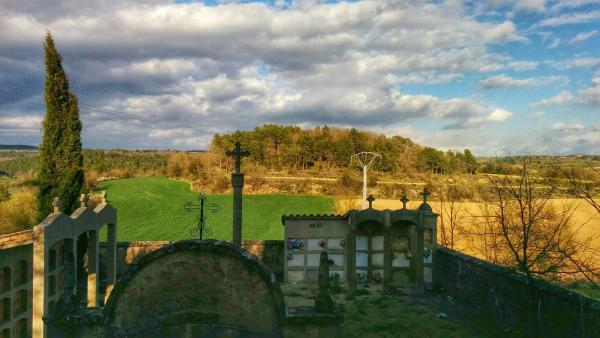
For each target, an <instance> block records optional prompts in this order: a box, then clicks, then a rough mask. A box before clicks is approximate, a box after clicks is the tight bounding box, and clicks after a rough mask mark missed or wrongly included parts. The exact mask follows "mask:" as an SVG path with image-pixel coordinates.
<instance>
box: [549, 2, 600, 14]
mask: <svg viewBox="0 0 600 338" xmlns="http://www.w3.org/2000/svg"><path fill="white" fill-rule="evenodd" d="M592 4H600V0H559V1H557V2H556V3H555V4H553V5H552V7H551V10H552V11H556V12H558V11H560V10H562V9H565V8H578V7H582V6H585V5H592Z"/></svg>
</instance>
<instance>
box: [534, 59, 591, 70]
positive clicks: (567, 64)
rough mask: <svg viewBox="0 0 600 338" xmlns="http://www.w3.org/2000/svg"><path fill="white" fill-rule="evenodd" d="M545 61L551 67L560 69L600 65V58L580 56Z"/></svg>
mask: <svg viewBox="0 0 600 338" xmlns="http://www.w3.org/2000/svg"><path fill="white" fill-rule="evenodd" d="M544 63H545V64H547V65H549V66H550V67H554V68H556V69H560V70H565V69H571V68H591V67H595V66H598V65H600V58H595V57H584V56H579V57H573V58H569V59H565V60H559V61H554V60H546V61H544Z"/></svg>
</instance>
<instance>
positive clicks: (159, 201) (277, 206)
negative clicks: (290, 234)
mask: <svg viewBox="0 0 600 338" xmlns="http://www.w3.org/2000/svg"><path fill="white" fill-rule="evenodd" d="M98 190H106V191H107V193H108V197H109V198H108V199H109V201H110V203H111V204H112V205H113V206H115V207H116V208H117V209H118V233H117V237H118V240H119V241H134V240H180V239H189V238H192V235H191V234H190V229H192V227H193V226H195V225H196V218H195V217H196V216H197V213H193V214H190V213H187V212H186V211H185V210H184V209H183V205H184V203H185V202H187V201H194V202H197V199H198V194H196V193H193V192H191V191H190V186H189V184H188V183H185V182H180V181H174V180H169V179H167V178H165V177H141V178H130V179H121V180H113V181H105V182H103V183H101V184H100V185H99V186H98ZM207 203H209V204H210V203H216V204H217V205H219V206H220V207H221V209H220V210H219V211H218V212H217V213H214V214H211V213H209V214H208V217H207V223H208V226H209V227H210V228H211V229H212V231H213V233H212V236H210V238H214V239H226V240H231V236H232V235H231V230H232V229H231V227H232V219H231V212H232V198H231V195H208V196H207ZM243 204H244V213H243V226H244V227H243V238H244V239H265V240H266V239H283V226H282V225H281V215H283V214H311V213H312V214H319V213H332V207H331V205H332V203H331V199H330V198H328V197H323V196H299V195H294V196H288V195H246V196H244V198H243Z"/></svg>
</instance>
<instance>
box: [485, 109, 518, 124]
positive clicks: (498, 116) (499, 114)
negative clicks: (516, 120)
mask: <svg viewBox="0 0 600 338" xmlns="http://www.w3.org/2000/svg"><path fill="white" fill-rule="evenodd" d="M512 115H513V114H512V113H511V112H509V111H507V110H504V109H500V108H497V109H495V110H494V111H492V112H491V113H490V115H488V117H487V120H488V121H490V122H504V121H506V120H508V119H509V118H511V116H512Z"/></svg>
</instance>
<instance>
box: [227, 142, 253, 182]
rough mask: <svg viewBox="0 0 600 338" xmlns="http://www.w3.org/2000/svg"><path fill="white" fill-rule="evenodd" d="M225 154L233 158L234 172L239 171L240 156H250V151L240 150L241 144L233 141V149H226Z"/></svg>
mask: <svg viewBox="0 0 600 338" xmlns="http://www.w3.org/2000/svg"><path fill="white" fill-rule="evenodd" d="M225 154H226V155H227V156H229V157H233V159H234V160H235V173H236V174H239V173H240V167H241V164H242V157H247V156H250V152H248V151H246V150H244V151H242V148H241V144H240V143H239V142H236V143H235V149H233V150H228V151H227V152H226V153H225Z"/></svg>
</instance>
